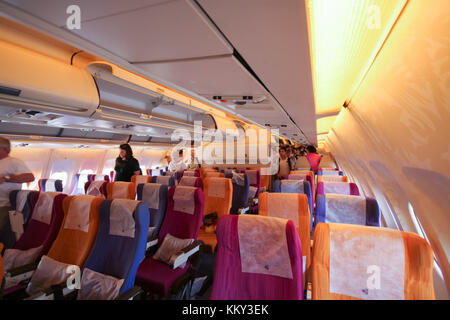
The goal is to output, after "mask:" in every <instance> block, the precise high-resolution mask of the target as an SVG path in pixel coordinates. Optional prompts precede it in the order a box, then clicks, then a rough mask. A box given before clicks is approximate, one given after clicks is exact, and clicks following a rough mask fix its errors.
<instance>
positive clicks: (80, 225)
mask: <svg viewBox="0 0 450 320" xmlns="http://www.w3.org/2000/svg"><path fill="white" fill-rule="evenodd" d="M94 199H97V197H95V196H91V195H78V196H75V197H73V198H72V200H71V201H70V204H69V209H68V210H67V215H66V220H65V223H64V229H71V230H79V231H83V232H88V231H89V217H90V211H91V204H92V201H93V200H94Z"/></svg>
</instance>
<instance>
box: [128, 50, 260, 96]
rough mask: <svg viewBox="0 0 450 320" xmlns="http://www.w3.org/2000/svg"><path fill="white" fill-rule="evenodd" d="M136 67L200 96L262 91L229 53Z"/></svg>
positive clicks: (247, 93)
mask: <svg viewBox="0 0 450 320" xmlns="http://www.w3.org/2000/svg"><path fill="white" fill-rule="evenodd" d="M137 66H138V67H140V68H142V69H144V70H146V71H148V72H150V73H151V74H155V75H156V76H158V77H161V78H163V79H166V80H168V81H170V82H172V83H174V84H176V85H179V86H181V87H183V88H186V89H188V90H191V91H193V92H195V93H197V94H200V95H224V96H225V95H231V96H232V95H241V96H242V95H256V94H264V93H266V90H265V89H264V88H263V87H262V86H261V85H260V84H259V83H258V82H257V81H256V80H255V79H254V78H253V77H252V76H251V75H250V74H249V73H248V71H247V70H245V69H244V68H243V67H242V65H241V64H240V63H239V62H238V61H237V60H236V58H234V57H233V56H232V55H227V56H219V57H212V58H206V59H194V60H181V61H168V62H164V63H144V64H137Z"/></svg>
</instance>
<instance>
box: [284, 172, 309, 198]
mask: <svg viewBox="0 0 450 320" xmlns="http://www.w3.org/2000/svg"><path fill="white" fill-rule="evenodd" d="M288 180H306V181H308V182H309V185H310V187H311V194H312V201H313V203H314V202H315V192H314V191H315V189H314V186H315V184H314V174H313V172H312V171H303V172H301V173H300V172H299V171H295V173H294V174H292V173H291V174H289V175H288Z"/></svg>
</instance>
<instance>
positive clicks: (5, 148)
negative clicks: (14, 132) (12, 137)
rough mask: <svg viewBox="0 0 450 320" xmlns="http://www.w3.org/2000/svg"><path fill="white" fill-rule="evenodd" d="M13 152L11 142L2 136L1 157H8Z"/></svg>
mask: <svg viewBox="0 0 450 320" xmlns="http://www.w3.org/2000/svg"><path fill="white" fill-rule="evenodd" d="M10 152H11V142H9V140H8V139H6V138H0V159H3V158H6V157H7V156H8V155H9V153H10Z"/></svg>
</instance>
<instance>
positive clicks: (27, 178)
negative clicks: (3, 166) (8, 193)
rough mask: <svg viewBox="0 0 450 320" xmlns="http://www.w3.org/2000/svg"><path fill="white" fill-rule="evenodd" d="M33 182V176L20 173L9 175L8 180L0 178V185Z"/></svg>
mask: <svg viewBox="0 0 450 320" xmlns="http://www.w3.org/2000/svg"><path fill="white" fill-rule="evenodd" d="M31 181H34V175H33V174H32V173H22V174H15V175H10V176H9V178H8V179H6V178H5V176H3V177H0V183H4V182H12V183H26V182H31Z"/></svg>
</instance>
